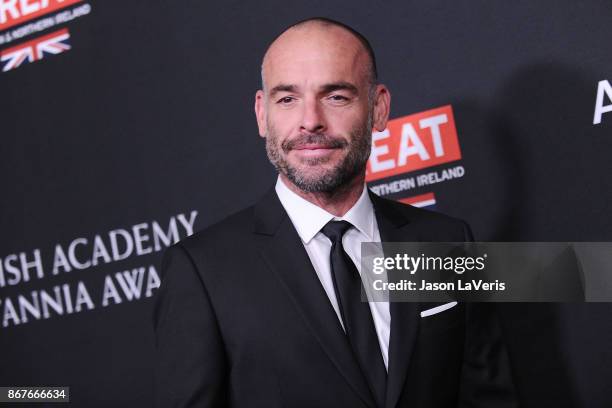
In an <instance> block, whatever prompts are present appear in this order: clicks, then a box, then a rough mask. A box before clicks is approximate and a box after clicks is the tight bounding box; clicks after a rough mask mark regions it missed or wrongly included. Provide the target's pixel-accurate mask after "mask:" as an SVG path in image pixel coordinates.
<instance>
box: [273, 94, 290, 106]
mask: <svg viewBox="0 0 612 408" xmlns="http://www.w3.org/2000/svg"><path fill="white" fill-rule="evenodd" d="M291 102H293V98H292V97H291V96H285V97H282V98H280V99H279V100H278V101H277V102H276V103H280V104H284V105H286V104H288V103H291Z"/></svg>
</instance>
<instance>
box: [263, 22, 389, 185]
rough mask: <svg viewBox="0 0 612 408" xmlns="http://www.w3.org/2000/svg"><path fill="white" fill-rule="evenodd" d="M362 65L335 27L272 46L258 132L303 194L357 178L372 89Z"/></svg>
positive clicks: (289, 35) (307, 30)
mask: <svg viewBox="0 0 612 408" xmlns="http://www.w3.org/2000/svg"><path fill="white" fill-rule="evenodd" d="M368 64H369V59H368V55H367V53H366V51H365V49H364V48H363V46H362V45H361V44H360V43H359V41H358V40H357V39H356V38H354V37H353V36H352V35H351V34H349V33H348V32H346V31H345V30H342V29H340V28H337V27H318V26H312V27H311V26H308V27H300V28H298V29H292V30H289V31H287V32H285V33H284V34H283V35H282V36H281V37H279V38H278V39H277V40H276V41H275V43H274V44H273V45H272V46H271V47H270V50H269V51H268V53H267V55H266V57H265V59H264V63H263V71H262V73H263V80H264V91H258V93H257V95H256V105H255V109H256V113H257V119H258V125H259V133H260V135H261V136H263V137H265V138H266V150H267V153H268V158H269V159H270V161H271V162H272V164H273V165H274V166H275V167H276V169H277V170H278V171H279V173H281V174H282V175H284V176H285V177H287V178H288V179H289V180H290V181H291V182H292V183H293V184H294V185H295V186H297V187H298V188H299V189H301V190H302V191H305V192H317V191H325V192H330V191H334V190H335V189H337V188H338V187H340V186H342V185H344V184H346V183H348V182H349V181H351V180H353V179H355V177H357V176H358V175H363V173H364V169H365V164H366V162H367V159H368V157H369V154H370V149H371V136H372V127H373V120H375V118H373V117H374V116H375V115H374V108H375V104H376V100H375V99H376V96H377V92H376V91H377V90H378V88H373V86H372V85H371V84H370V81H369V77H368V70H367V67H368ZM387 102H388V101H387ZM379 116H380V115H379ZM384 121H385V122H386V118H385V119H384ZM385 124H386V123H385ZM384 126H385V125H383V126H382V129H379V130H384ZM377 127H380V124H378V126H377Z"/></svg>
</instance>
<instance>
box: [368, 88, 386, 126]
mask: <svg viewBox="0 0 612 408" xmlns="http://www.w3.org/2000/svg"><path fill="white" fill-rule="evenodd" d="M390 111H391V93H390V92H389V90H388V89H387V87H386V86H384V85H382V84H379V85H376V93H375V95H374V109H373V112H372V115H373V117H372V127H373V128H374V129H376V130H377V131H379V132H382V131H383V130H385V128H386V127H387V121H388V120H389V112H390Z"/></svg>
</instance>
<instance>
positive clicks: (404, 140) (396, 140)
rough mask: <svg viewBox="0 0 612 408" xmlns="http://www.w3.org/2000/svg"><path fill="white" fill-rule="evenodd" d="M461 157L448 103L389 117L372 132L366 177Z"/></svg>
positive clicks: (397, 172) (380, 175) (433, 164)
mask: <svg viewBox="0 0 612 408" xmlns="http://www.w3.org/2000/svg"><path fill="white" fill-rule="evenodd" d="M459 159H461V150H460V148H459V140H458V138H457V129H456V128H455V118H454V117H453V109H452V107H451V105H446V106H442V107H440V108H436V109H430V110H427V111H424V112H419V113H415V114H413V115H408V116H403V117H401V118H397V119H393V120H390V121H389V123H388V124H387V128H386V129H385V130H384V131H382V132H374V133H372V152H371V154H370V160H369V161H368V167H367V172H366V181H368V182H370V181H374V180H378V179H382V178H386V177H391V176H395V175H398V174H403V173H408V172H411V171H414V170H419V169H423V168H426V167H431V166H436V165H439V164H443V163H448V162H452V161H455V160H459Z"/></svg>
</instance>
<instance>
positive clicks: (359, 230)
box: [276, 177, 391, 370]
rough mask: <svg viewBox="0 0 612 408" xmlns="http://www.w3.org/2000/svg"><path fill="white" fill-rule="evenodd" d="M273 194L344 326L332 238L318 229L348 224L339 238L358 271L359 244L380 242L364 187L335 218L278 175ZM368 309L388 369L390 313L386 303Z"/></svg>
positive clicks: (376, 304)
mask: <svg viewBox="0 0 612 408" xmlns="http://www.w3.org/2000/svg"><path fill="white" fill-rule="evenodd" d="M276 194H277V195H278V198H279V199H280V202H281V204H282V205H283V207H284V208H285V211H287V214H288V215H289V218H290V219H291V222H292V223H293V226H294V227H295V229H296V230H297V233H298V235H299V236H300V238H301V239H302V243H303V244H304V248H306V252H307V253H308V257H309V258H310V261H311V262H312V265H313V267H314V270H315V272H316V273H317V276H318V277H319V280H320V281H321V285H323V289H325V293H327V297H328V298H329V301H330V302H331V304H332V306H333V307H334V310H335V311H336V315H338V319H339V320H340V324H342V327H343V328H344V324H343V322H342V317H341V314H340V309H339V307H338V301H337V299H336V292H335V291H334V284H333V281H332V276H331V273H332V272H331V266H330V251H331V245H332V244H331V241H330V240H329V238H327V237H326V236H325V235H323V233H322V232H321V229H322V228H323V227H324V226H325V224H327V223H328V222H329V221H331V220H338V221H339V220H344V221H348V222H350V223H351V224H352V225H353V227H351V228H350V229H349V230H348V231H347V232H346V233H345V234H344V236H343V238H342V246H343V247H344V250H345V251H346V253H347V254H348V255H349V257H350V258H351V259H352V261H353V263H354V264H355V266H356V267H357V270H358V271H359V273H361V262H360V255H361V243H362V242H380V232H379V231H378V223H377V222H376V217H375V216H374V207H373V206H372V201H371V200H370V197H369V196H368V191H367V188H366V187H365V186H364V188H363V192H362V193H361V196H360V197H359V199H358V200H357V202H356V203H355V205H354V206H353V207H352V208H351V209H350V210H348V212H347V213H346V214H344V216H343V217H336V216H334V215H333V214H330V213H328V212H327V211H325V210H324V209H322V208H321V207H319V206H317V205H315V204H313V203H311V202H310V201H307V200H305V199H303V198H302V197H300V196H299V195H297V194H295V193H294V192H293V191H291V190H290V189H289V188H288V187H287V186H286V185H285V183H284V182H283V181H282V180H281V178H280V177H279V178H278V180H277V181H276ZM369 305H370V311H371V312H372V317H373V319H374V326H375V327H376V335H377V336H378V343H379V345H380V350H381V352H382V356H383V360H384V362H385V367H386V368H387V370H388V367H389V365H388V359H389V334H390V332H391V314H390V312H389V302H370V303H369Z"/></svg>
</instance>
